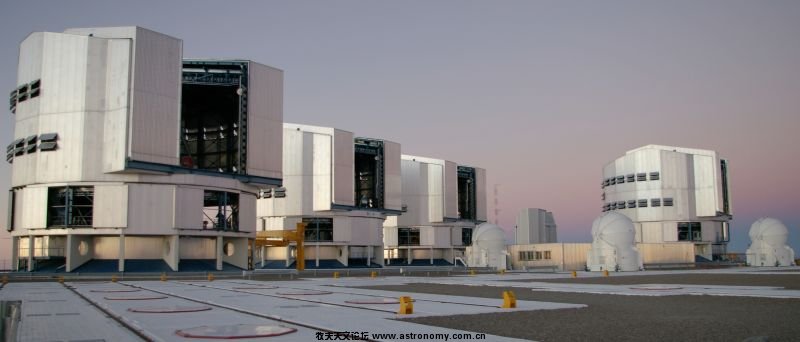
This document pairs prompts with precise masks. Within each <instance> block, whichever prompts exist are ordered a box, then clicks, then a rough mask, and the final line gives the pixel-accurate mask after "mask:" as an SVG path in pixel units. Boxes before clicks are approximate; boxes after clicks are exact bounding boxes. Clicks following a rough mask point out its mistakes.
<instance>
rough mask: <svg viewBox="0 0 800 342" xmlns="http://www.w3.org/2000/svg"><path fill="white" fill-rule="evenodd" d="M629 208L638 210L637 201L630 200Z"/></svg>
mask: <svg viewBox="0 0 800 342" xmlns="http://www.w3.org/2000/svg"><path fill="white" fill-rule="evenodd" d="M628 208H636V200H629V201H628Z"/></svg>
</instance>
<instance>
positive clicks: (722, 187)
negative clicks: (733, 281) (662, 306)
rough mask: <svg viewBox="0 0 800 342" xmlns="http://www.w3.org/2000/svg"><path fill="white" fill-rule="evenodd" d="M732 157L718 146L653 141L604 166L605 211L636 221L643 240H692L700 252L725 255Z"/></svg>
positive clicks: (707, 256)
mask: <svg viewBox="0 0 800 342" xmlns="http://www.w3.org/2000/svg"><path fill="white" fill-rule="evenodd" d="M728 179H729V178H728V162H727V161H726V160H724V159H721V158H720V157H719V155H718V153H717V152H715V151H709V150H700V149H691V148H681V147H672V146H660V145H647V146H643V147H640V148H637V149H634V150H631V151H628V152H626V153H625V155H624V156H622V157H619V158H617V159H616V160H615V161H613V162H611V163H609V164H607V165H606V166H605V167H604V168H603V181H602V189H603V194H602V200H603V209H602V210H603V212H608V211H615V212H619V213H622V214H624V215H625V216H627V217H629V218H630V219H631V220H632V221H633V222H634V225H635V229H636V238H635V242H637V243H670V242H691V243H693V244H694V246H695V255H697V256H699V257H702V258H705V259H708V260H712V259H718V258H720V257H722V256H723V255H724V254H725V252H726V246H727V243H728V241H729V237H730V234H729V221H730V220H731V218H732V216H731V215H732V210H731V199H730V190H729V182H728Z"/></svg>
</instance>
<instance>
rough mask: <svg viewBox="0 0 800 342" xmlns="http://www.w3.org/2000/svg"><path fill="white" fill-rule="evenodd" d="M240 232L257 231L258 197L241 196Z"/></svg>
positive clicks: (243, 194)
mask: <svg viewBox="0 0 800 342" xmlns="http://www.w3.org/2000/svg"><path fill="white" fill-rule="evenodd" d="M239 231H240V232H254V231H256V196H254V195H251V194H245V193H242V194H239Z"/></svg>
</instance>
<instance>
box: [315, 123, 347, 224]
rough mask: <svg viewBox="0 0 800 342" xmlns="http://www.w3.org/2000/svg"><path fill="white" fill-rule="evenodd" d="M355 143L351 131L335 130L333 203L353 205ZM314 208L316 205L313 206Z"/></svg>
mask: <svg viewBox="0 0 800 342" xmlns="http://www.w3.org/2000/svg"><path fill="white" fill-rule="evenodd" d="M354 163H355V145H354V142H353V133H351V132H348V131H343V130H338V129H337V130H335V132H334V137H333V165H334V166H333V167H334V169H333V184H332V186H333V203H336V204H341V205H355V204H356V200H355V197H356V196H355V165H354ZM314 210H317V209H316V206H315V207H314Z"/></svg>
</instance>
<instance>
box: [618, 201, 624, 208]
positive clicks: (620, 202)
mask: <svg viewBox="0 0 800 342" xmlns="http://www.w3.org/2000/svg"><path fill="white" fill-rule="evenodd" d="M617 209H625V201H619V202H617Z"/></svg>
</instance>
